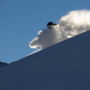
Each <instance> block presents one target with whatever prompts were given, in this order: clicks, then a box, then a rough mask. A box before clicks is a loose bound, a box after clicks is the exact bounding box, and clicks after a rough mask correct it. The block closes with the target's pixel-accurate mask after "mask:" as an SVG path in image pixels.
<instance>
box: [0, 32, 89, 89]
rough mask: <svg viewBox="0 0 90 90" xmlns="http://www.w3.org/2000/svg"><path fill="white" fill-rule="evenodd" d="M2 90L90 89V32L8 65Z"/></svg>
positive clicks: (1, 77)
mask: <svg viewBox="0 0 90 90" xmlns="http://www.w3.org/2000/svg"><path fill="white" fill-rule="evenodd" d="M0 90H90V31H89V32H86V33H83V34H81V35H78V36H76V37H74V38H71V39H68V40H66V41H64V42H62V43H58V44H56V45H54V46H51V47H49V48H47V49H45V50H42V51H40V52H38V53H36V54H33V55H30V56H28V57H25V58H23V59H21V60H19V61H17V62H14V63H12V64H10V65H8V66H7V67H5V68H4V69H2V70H1V71H0Z"/></svg>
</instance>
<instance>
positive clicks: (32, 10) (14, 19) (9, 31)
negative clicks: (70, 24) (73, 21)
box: [0, 0, 90, 62]
mask: <svg viewBox="0 0 90 90" xmlns="http://www.w3.org/2000/svg"><path fill="white" fill-rule="evenodd" d="M78 9H88V10H89V9H90V0H0V61H4V62H12V61H16V60H18V59H20V58H22V57H24V56H26V55H28V54H29V53H31V52H32V51H33V50H32V49H30V48H29V47H28V42H29V41H30V40H32V39H33V38H34V37H35V36H36V35H37V32H38V30H40V29H43V28H45V27H46V26H45V25H46V23H47V22H48V21H55V22H57V21H58V20H59V18H60V17H61V16H63V15H65V14H66V13H67V12H68V11H71V10H78Z"/></svg>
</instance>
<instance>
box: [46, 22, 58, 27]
mask: <svg viewBox="0 0 90 90" xmlns="http://www.w3.org/2000/svg"><path fill="white" fill-rule="evenodd" d="M55 25H57V24H56V23H53V22H48V23H47V27H52V26H55Z"/></svg>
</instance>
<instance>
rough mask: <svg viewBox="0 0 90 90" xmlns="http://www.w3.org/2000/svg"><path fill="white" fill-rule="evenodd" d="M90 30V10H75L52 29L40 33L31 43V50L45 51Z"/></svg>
mask: <svg viewBox="0 0 90 90" xmlns="http://www.w3.org/2000/svg"><path fill="white" fill-rule="evenodd" d="M88 30H90V10H75V11H71V12H69V13H68V14H67V15H65V16H63V17H61V18H60V20H59V23H58V24H57V25H55V26H52V28H47V29H45V30H41V31H39V32H38V36H37V37H36V38H34V39H33V40H32V41H31V42H30V43H29V47H30V48H39V49H44V48H47V47H49V46H51V45H53V44H56V43H58V42H61V41H63V40H66V39H68V38H71V37H73V36H76V35H78V34H80V33H83V32H86V31H88Z"/></svg>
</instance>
